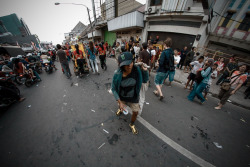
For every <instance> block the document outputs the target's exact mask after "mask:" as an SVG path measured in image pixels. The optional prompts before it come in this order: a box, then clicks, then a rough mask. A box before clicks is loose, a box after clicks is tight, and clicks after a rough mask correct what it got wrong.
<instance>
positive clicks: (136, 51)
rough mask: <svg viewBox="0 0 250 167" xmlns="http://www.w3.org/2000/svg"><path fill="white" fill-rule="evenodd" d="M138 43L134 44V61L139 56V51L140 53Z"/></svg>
mask: <svg viewBox="0 0 250 167" xmlns="http://www.w3.org/2000/svg"><path fill="white" fill-rule="evenodd" d="M140 50H141V49H140V44H137V45H135V46H134V51H135V62H137V61H138V58H139V53H140Z"/></svg>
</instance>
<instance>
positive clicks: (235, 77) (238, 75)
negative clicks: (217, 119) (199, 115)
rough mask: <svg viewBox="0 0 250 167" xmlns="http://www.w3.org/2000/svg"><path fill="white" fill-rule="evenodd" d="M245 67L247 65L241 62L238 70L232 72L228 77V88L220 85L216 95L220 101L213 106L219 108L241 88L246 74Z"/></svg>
mask: <svg viewBox="0 0 250 167" xmlns="http://www.w3.org/2000/svg"><path fill="white" fill-rule="evenodd" d="M246 69H247V65H245V64H243V65H241V66H240V67H239V71H235V72H233V74H232V76H231V77H229V83H230V87H229V88H228V89H226V88H223V85H222V87H221V89H220V93H219V95H218V98H219V99H220V102H219V104H218V106H217V107H215V109H216V110H220V109H221V108H222V106H223V105H225V104H226V102H227V100H228V99H229V97H230V96H232V95H233V94H235V93H236V92H237V91H238V90H239V89H240V88H241V86H242V84H243V83H244V82H245V81H246V79H247V75H246V74H245V71H246Z"/></svg>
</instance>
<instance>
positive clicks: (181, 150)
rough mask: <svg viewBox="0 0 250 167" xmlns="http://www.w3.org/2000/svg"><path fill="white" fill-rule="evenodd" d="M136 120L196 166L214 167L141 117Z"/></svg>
mask: <svg viewBox="0 0 250 167" xmlns="http://www.w3.org/2000/svg"><path fill="white" fill-rule="evenodd" d="M137 120H138V121H139V122H140V123H141V124H143V125H144V126H145V127H146V128H148V130H150V131H151V132H152V133H153V134H155V135H156V136H157V137H158V138H160V139H161V140H162V141H164V142H165V143H166V144H168V145H169V146H171V147H172V148H173V149H175V150H176V151H178V152H179V153H181V154H182V155H184V156H185V157H187V158H188V159H190V160H191V161H193V162H195V163H196V164H198V165H200V166H202V167H215V166H214V165H212V164H210V163H209V162H207V161H205V160H203V159H202V158H200V157H198V156H197V155H195V154H193V153H191V152H190V151H188V150H187V149H185V148H184V147H182V146H181V145H179V144H178V143H176V142H174V141H173V140H171V139H170V138H169V137H167V136H166V135H164V134H163V133H161V132H160V131H159V130H157V129H156V128H155V127H153V126H152V125H151V124H149V123H148V122H147V121H146V120H144V119H143V118H142V117H140V116H138V117H137Z"/></svg>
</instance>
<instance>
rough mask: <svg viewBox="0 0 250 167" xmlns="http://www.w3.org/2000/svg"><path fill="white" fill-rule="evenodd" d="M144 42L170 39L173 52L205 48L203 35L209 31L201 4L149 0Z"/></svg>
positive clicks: (170, 0)
mask: <svg viewBox="0 0 250 167" xmlns="http://www.w3.org/2000/svg"><path fill="white" fill-rule="evenodd" d="M144 21H145V27H144V30H143V38H142V39H143V41H144V42H147V41H148V40H150V39H152V40H154V39H156V37H157V36H158V37H159V43H163V41H164V40H165V39H166V38H167V37H171V38H172V40H173V47H174V48H179V49H181V48H183V47H184V46H187V47H188V48H191V47H192V46H198V45H204V43H205V42H201V35H202V34H204V32H205V31H206V24H207V18H206V15H205V13H204V10H203V6H202V3H201V2H200V1H194V0H181V1H180V0H147V2H146V8H145V15H144Z"/></svg>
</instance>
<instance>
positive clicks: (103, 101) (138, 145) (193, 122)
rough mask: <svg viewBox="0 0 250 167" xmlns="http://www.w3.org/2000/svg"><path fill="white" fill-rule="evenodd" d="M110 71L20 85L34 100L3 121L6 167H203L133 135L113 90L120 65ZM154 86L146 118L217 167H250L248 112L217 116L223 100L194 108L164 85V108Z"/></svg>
mask: <svg viewBox="0 0 250 167" xmlns="http://www.w3.org/2000/svg"><path fill="white" fill-rule="evenodd" d="M107 64H108V70H107V71H102V70H100V71H101V74H100V75H99V76H98V75H93V74H90V75H89V76H85V77H84V78H77V77H75V76H73V77H72V79H70V80H69V79H67V78H66V76H64V75H63V74H62V72H61V71H60V70H58V71H56V72H53V73H52V74H46V73H45V72H44V73H43V74H42V75H41V77H42V80H43V81H42V82H40V83H38V84H37V85H33V86H32V87H31V88H26V87H25V86H24V85H22V86H20V89H21V92H22V94H23V95H24V96H25V97H26V98H27V99H26V100H25V101H24V102H22V103H16V104H14V105H12V106H11V107H10V108H9V110H8V111H6V112H4V113H2V114H1V116H0V150H1V151H0V164H1V165H0V166H1V167H9V166H15V167H16V166H18V167H22V166H23V167H29V166H31V167H34V166H35V167H40V166H41V167H50V166H51V167H55V166H60V167H61V166H70V167H76V166H89V167H92V166H93V167H96V166H101V167H102V166H103V167H110V166H114V167H116V166H121V167H123V166H125V167H127V166H131V167H137V166H138V167H139V166H145V167H158V166H164V167H166V166H167V167H168V166H169V167H175V166H176V167H187V166H189V167H195V166H199V165H198V164H196V163H195V162H194V161H193V160H192V159H191V158H187V157H186V156H184V155H183V152H181V151H180V152H179V151H176V148H173V147H172V145H170V144H166V143H165V142H164V141H163V140H162V139H161V138H158V137H157V136H156V135H155V134H154V133H152V132H151V131H150V130H149V129H148V128H147V127H146V126H145V125H144V124H142V123H140V122H136V125H137V127H138V130H139V134H138V135H133V134H132V132H131V131H130V128H129V126H128V124H129V122H130V115H128V116H121V118H117V117H116V116H115V114H114V112H115V111H116V110H117V104H116V102H115V100H114V97H113V95H111V94H109V93H108V89H109V88H110V84H111V81H112V76H113V72H114V70H115V69H116V68H117V65H116V63H115V61H114V60H113V59H108V61H107ZM57 66H58V67H59V66H60V65H59V64H57ZM71 69H72V64H71ZM150 80H151V83H152V84H151V87H150V88H149V90H148V91H147V93H146V102H147V104H145V106H144V110H143V113H142V118H143V119H145V120H146V121H147V122H148V123H150V124H151V125H152V126H153V127H155V128H156V129H157V130H159V131H160V132H162V133H163V134H164V135H166V136H167V137H169V138H170V139H172V140H173V141H174V142H175V143H177V144H179V145H180V146H182V147H184V148H185V149H187V150H188V151H190V152H191V153H193V154H195V155H197V156H198V157H200V158H201V159H203V160H205V161H207V162H208V163H210V164H212V165H214V166H221V167H225V166H226V167H231V166H232V167H244V166H246V167H247V166H249V165H250V158H249V157H250V133H249V132H250V131H249V130H250V126H249V123H250V112H249V110H246V109H243V108H240V107H238V106H234V105H232V104H227V105H226V106H225V107H224V109H223V110H221V111H217V110H214V109H213V107H214V106H216V104H217V103H218V100H217V99H215V98H213V97H210V96H209V97H208V98H209V100H208V101H207V102H206V103H205V104H204V105H200V104H199V103H197V102H190V101H188V100H187V98H186V96H187V95H188V93H189V92H188V91H186V90H184V89H183V86H182V85H180V84H178V83H173V86H172V87H171V88H170V87H167V86H164V88H163V92H164V95H165V99H164V100H163V102H160V101H159V100H158V99H157V98H156V97H155V96H154V95H153V93H152V91H153V89H154V85H153V76H151V77H150ZM29 105H31V107H28V106H29ZM105 131H106V132H105ZM213 142H217V143H219V145H221V146H222V148H217V147H216V146H215V145H214V144H213Z"/></svg>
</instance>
